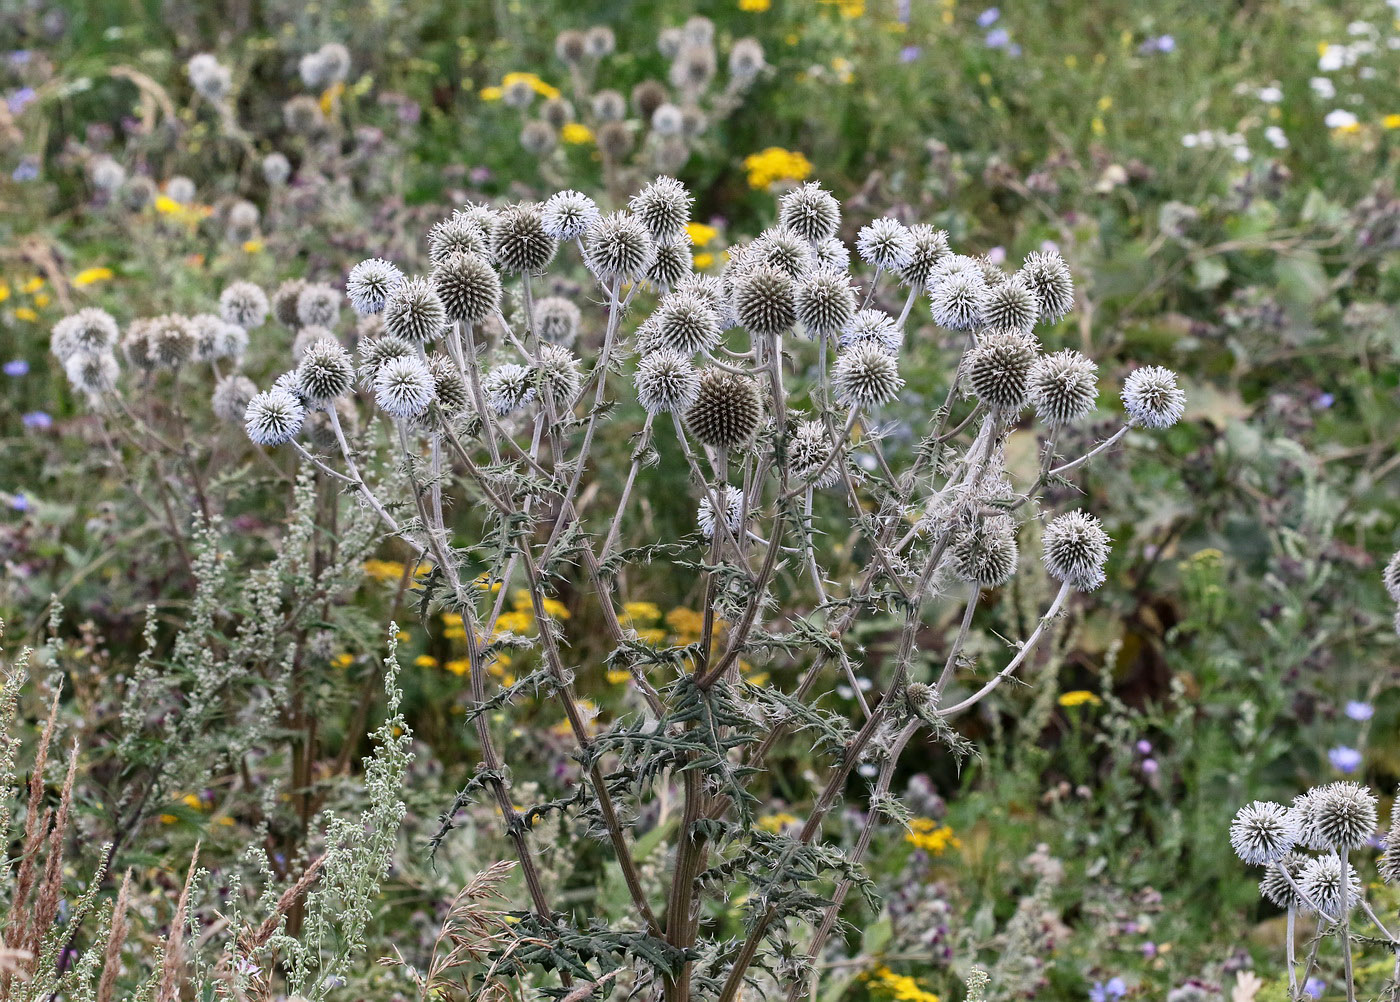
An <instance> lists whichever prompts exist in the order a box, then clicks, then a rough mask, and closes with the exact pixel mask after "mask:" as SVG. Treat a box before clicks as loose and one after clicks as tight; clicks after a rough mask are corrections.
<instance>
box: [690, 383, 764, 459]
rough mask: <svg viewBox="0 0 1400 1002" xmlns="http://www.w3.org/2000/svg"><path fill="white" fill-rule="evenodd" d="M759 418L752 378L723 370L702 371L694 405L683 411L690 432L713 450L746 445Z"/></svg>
mask: <svg viewBox="0 0 1400 1002" xmlns="http://www.w3.org/2000/svg"><path fill="white" fill-rule="evenodd" d="M762 418H763V404H762V402H761V401H760V399H759V395H758V386H757V385H756V384H755V383H754V381H753V380H752V379H749V378H748V377H746V376H740V375H738V374H737V373H733V372H726V371H725V370H723V369H705V370H704V371H702V372H701V373H700V387H699V390H698V392H697V393H696V395H695V402H694V403H692V404H691V405H690V406H689V407H688V408H687V409H686V412H685V424H686V427H687V428H689V429H690V433H691V434H692V435H694V436H695V437H696V438H697V439H699V440H700V441H701V442H703V443H704V444H705V445H708V446H711V447H712V448H716V449H730V450H733V449H741V448H743V447H744V446H746V445H748V444H749V441H750V440H751V439H752V438H753V436H754V433H755V432H756V431H758V424H759V422H760V421H761V420H762Z"/></svg>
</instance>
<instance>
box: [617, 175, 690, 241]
mask: <svg viewBox="0 0 1400 1002" xmlns="http://www.w3.org/2000/svg"><path fill="white" fill-rule="evenodd" d="M692 201H693V199H692V198H691V196H690V192H689V191H688V190H687V189H686V186H685V185H683V184H681V183H680V182H679V181H677V180H676V179H675V178H673V177H666V176H665V175H662V176H661V177H658V178H657V179H656V180H655V181H652V182H651V183H650V184H648V185H647V186H646V187H644V188H643V189H642V190H641V191H639V192H637V194H635V195H633V196H632V198H631V199H630V200H629V201H628V203H627V207H628V208H629V209H631V210H632V215H634V216H636V217H637V218H638V219H640V220H641V222H642V225H643V226H645V227H646V228H647V232H648V233H650V234H651V236H652V239H654V240H656V241H657V242H658V243H660V242H663V241H667V240H670V239H672V238H673V237H676V236H679V235H680V233H681V230H682V228H683V227H684V226H685V224H686V223H688V222H690V203H691V202H692Z"/></svg>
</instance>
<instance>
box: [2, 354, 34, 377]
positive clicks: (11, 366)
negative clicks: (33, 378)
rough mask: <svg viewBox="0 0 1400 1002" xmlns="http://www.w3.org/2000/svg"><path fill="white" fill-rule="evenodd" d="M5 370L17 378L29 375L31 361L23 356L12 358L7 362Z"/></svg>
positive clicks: (8, 374)
mask: <svg viewBox="0 0 1400 1002" xmlns="http://www.w3.org/2000/svg"><path fill="white" fill-rule="evenodd" d="M4 371H5V375H7V376H14V377H15V378H19V377H20V376H27V375H29V363H28V362H26V361H25V360H24V359H22V358H16V359H11V360H10V361H8V362H6V363H5V367H4Z"/></svg>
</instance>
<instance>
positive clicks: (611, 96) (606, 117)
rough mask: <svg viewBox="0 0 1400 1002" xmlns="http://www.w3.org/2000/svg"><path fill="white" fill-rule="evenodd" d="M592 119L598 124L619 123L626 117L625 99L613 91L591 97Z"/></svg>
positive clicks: (601, 92) (600, 92)
mask: <svg viewBox="0 0 1400 1002" xmlns="http://www.w3.org/2000/svg"><path fill="white" fill-rule="evenodd" d="M593 117H594V118H596V119H597V120H598V121H599V122H603V123H607V122H621V121H622V120H623V119H624V118H626V117H627V99H626V98H625V97H623V96H622V95H621V94H619V93H618V92H617V91H615V90H600V91H599V92H598V93H596V94H594V95H593Z"/></svg>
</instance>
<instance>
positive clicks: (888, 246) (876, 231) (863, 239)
mask: <svg viewBox="0 0 1400 1002" xmlns="http://www.w3.org/2000/svg"><path fill="white" fill-rule="evenodd" d="M856 252H857V253H858V254H860V257H861V260H863V261H864V262H865V263H866V264H868V265H870V266H871V267H873V268H879V269H880V270H881V271H899V270H900V269H901V268H904V267H906V266H908V264H909V262H910V261H912V260H913V259H914V236H913V234H911V233H910V232H909V227H907V226H905V225H904V224H903V223H901V222H900V221H899V220H898V219H895V218H893V217H891V216H884V217H882V218H880V219H877V220H875V221H874V222H873V223H871V224H870V225H869V226H862V227H861V228H860V233H858V234H857V235H856Z"/></svg>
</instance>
